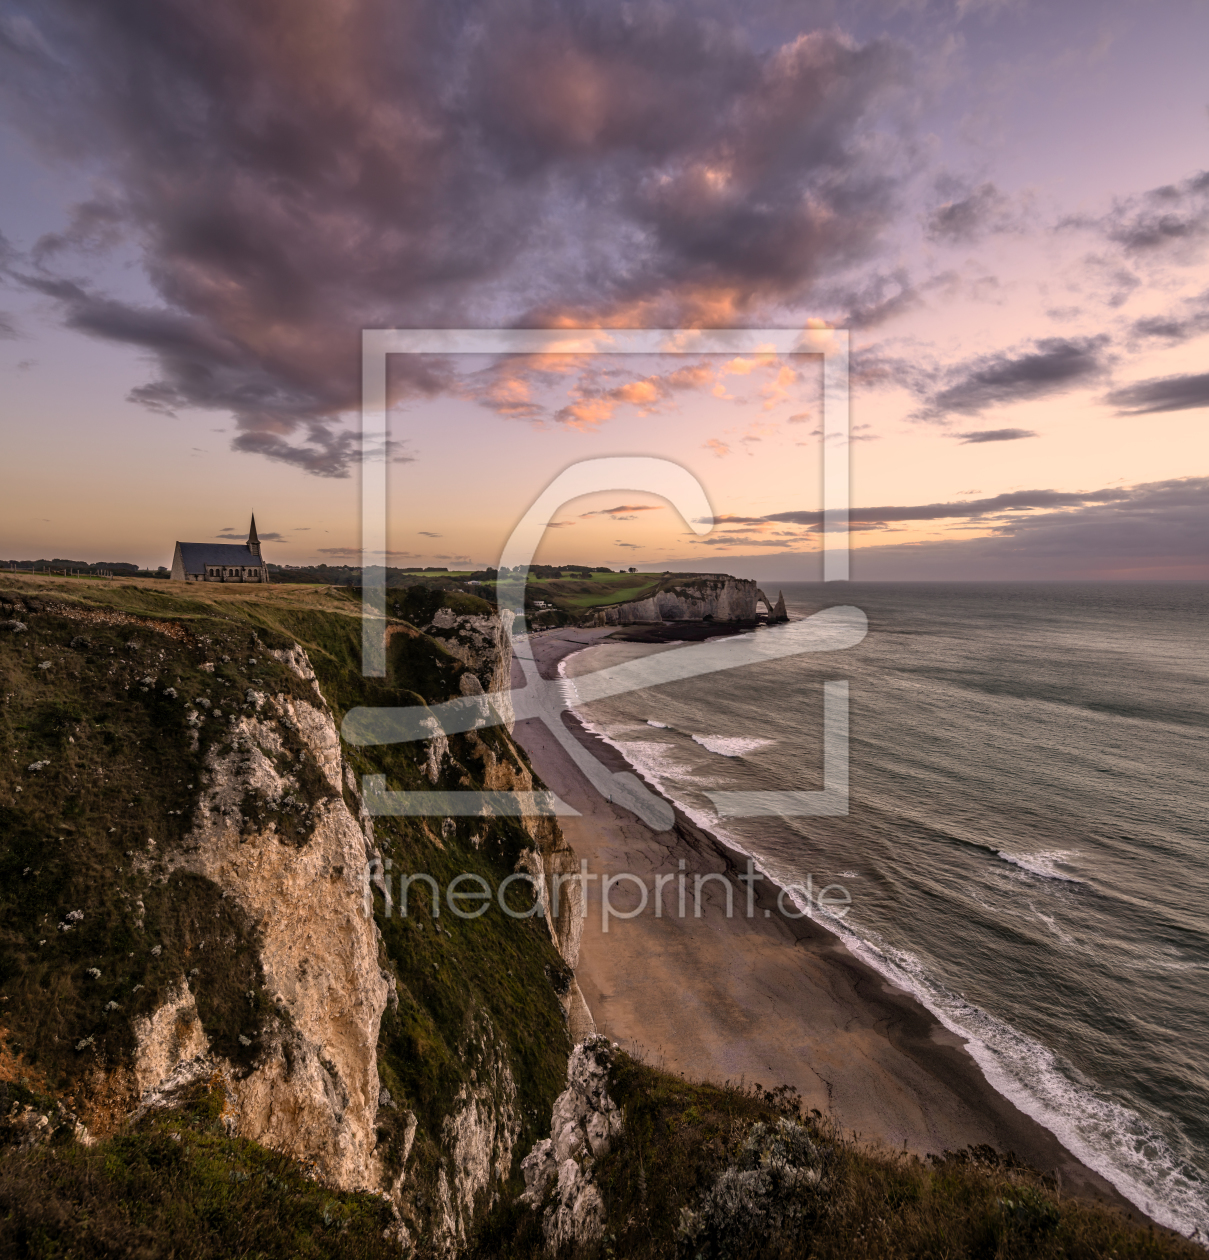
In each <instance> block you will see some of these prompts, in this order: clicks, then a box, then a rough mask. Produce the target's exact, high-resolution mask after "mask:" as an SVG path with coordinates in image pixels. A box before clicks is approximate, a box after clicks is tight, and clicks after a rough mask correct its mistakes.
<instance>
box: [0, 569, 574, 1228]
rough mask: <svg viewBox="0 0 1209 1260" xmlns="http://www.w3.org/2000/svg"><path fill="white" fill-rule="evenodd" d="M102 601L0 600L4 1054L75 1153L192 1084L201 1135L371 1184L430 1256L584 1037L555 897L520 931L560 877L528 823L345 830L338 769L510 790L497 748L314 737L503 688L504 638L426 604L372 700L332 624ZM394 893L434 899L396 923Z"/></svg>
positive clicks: (368, 825)
mask: <svg viewBox="0 0 1209 1260" xmlns="http://www.w3.org/2000/svg"><path fill="white" fill-rule="evenodd" d="M103 590H104V592H105V599H106V600H107V601H108V602H107V603H101V604H98V603H95V602H93V603H90V602H89V600H88V599H84V598H79V597H76V598H72V597H70V596H65V595H64V594H63V593H62V591H58V592H56V593H52V594H40V595H39V597H38V598H37V599H28V600H27V599H24V598H23V597H22V596H20V595H17V594H14V595H11V596H9V597H8V598H7V599H5V601H4V603H6V604H7V605H8V607H7V608H5V609H3V610H0V611H4V612H6V613H7V614H8V617H7V618H6V619H7V620H11V621H13V622H17V623H19V624H20V626H21V627H22V628H21V629H16V628H12V629H6V630H2V631H0V674H2V675H3V682H4V686H3V692H4V695H5V699H6V704H4V705H3V706H0V737H2V738H3V741H4V747H3V748H2V749H0V751H2V752H3V753H4V756H3V757H2V758H0V822H2V823H3V824H4V839H3V842H2V843H0V876H2V878H0V901H2V902H3V905H0V910H2V911H3V915H0V923H3V927H2V928H0V980H4V978H5V977H8V979H7V980H4V983H3V990H4V998H5V1006H4V1008H3V1010H2V1011H0V1016H2V1018H3V1020H4V1025H5V1030H6V1036H7V1038H8V1044H9V1046H10V1047H13V1053H14V1054H15V1055H17V1056H18V1057H19V1056H20V1055H22V1054H28V1055H30V1056H36V1057H37V1060H38V1062H39V1063H40V1065H41V1066H42V1067H43V1068H44V1069H46V1070H47V1071H48V1072H49V1073H50V1075H49V1076H48V1078H47V1079H48V1081H51V1082H53V1081H56V1080H57V1081H59V1082H60V1085H59V1086H58V1087H59V1088H60V1089H61V1090H62V1095H61V1096H62V1097H63V1098H64V1099H68V1098H70V1099H71V1101H72V1103H73V1105H74V1107H75V1110H77V1111H78V1112H79V1114H80V1116H81V1118H82V1119H83V1120H84V1121H85V1122H86V1123H87V1124H88V1125H89V1126H90V1127H91V1129H92V1130H93V1131H94V1132H96V1133H99V1134H104V1133H106V1132H111V1131H113V1130H114V1129H116V1128H119V1127H121V1126H122V1125H124V1124H126V1123H127V1122H128V1119H129V1117H131V1116H132V1115H139V1114H145V1113H146V1112H147V1111H148V1109H151V1110H155V1109H162V1108H171V1107H174V1106H177V1105H180V1104H181V1101H182V1100H183V1099H185V1098H186V1097H187V1096H188V1094H189V1090H190V1089H191V1088H194V1087H195V1086H196V1084H197V1083H198V1082H199V1081H202V1080H205V1081H208V1082H210V1083H211V1084H213V1083H214V1082H218V1083H219V1086H216V1087H220V1088H221V1094H222V1098H223V1106H222V1123H223V1126H224V1127H225V1129H226V1131H227V1132H229V1133H231V1134H235V1135H239V1136H242V1137H245V1138H250V1139H253V1140H256V1141H258V1142H261V1143H263V1144H265V1145H268V1146H271V1147H274V1148H277V1149H280V1150H283V1151H285V1152H286V1153H288V1154H290V1155H292V1156H294V1157H295V1158H297V1159H299V1160H300V1161H302V1162H303V1163H304V1165H305V1166H306V1167H307V1168H308V1169H310V1170H311V1172H312V1174H313V1175H314V1176H316V1177H318V1178H320V1179H321V1180H323V1181H324V1182H326V1183H328V1184H331V1185H333V1186H337V1187H344V1188H358V1187H363V1188H368V1189H372V1190H375V1191H376V1192H381V1193H385V1194H386V1195H387V1196H388V1197H389V1199H390V1201H391V1203H392V1205H393V1209H394V1211H395V1213H396V1218H395V1219H396V1236H397V1237H398V1239H399V1240H400V1241H401V1242H407V1241H408V1240H411V1241H413V1242H414V1241H419V1240H421V1239H423V1240H427V1243H428V1244H429V1245H432V1246H436V1247H438V1248H444V1249H450V1248H456V1246H457V1245H458V1244H459V1242H460V1241H464V1240H466V1239H467V1238H468V1237H469V1236H470V1234H471V1232H472V1230H473V1229H474V1227H475V1223H476V1221H477V1220H478V1219H479V1216H480V1215H481V1213H482V1212H483V1211H484V1210H485V1209H486V1208H488V1207H489V1206H490V1205H491V1204H492V1203H493V1202H494V1201H495V1200H496V1199H497V1198H498V1196H499V1194H500V1192H501V1187H502V1185H503V1183H504V1182H505V1181H507V1180H508V1179H509V1177H511V1175H512V1174H513V1171H514V1168H515V1166H516V1163H517V1161H518V1159H519V1158H520V1156H521V1155H522V1154H524V1152H525V1151H527V1150H528V1149H529V1148H530V1147H531V1146H532V1145H533V1143H534V1142H535V1141H536V1140H537V1139H538V1137H539V1136H540V1134H541V1131H542V1130H543V1128H544V1123H543V1117H548V1116H549V1114H550V1106H551V1104H552V1101H553V1099H554V1097H555V1096H556V1095H557V1094H558V1092H559V1089H560V1088H561V1087H562V1081H563V1077H564V1073H565V1064H566V1056H567V1054H568V1052H569V1050H570V1047H571V1044H572V1035H575V1036H576V1037H578V1036H580V1035H583V1034H584V1033H586V1032H590V1031H591V1030H592V1025H591V1016H590V1014H589V1013H588V1012H587V1008H586V1006H585V1005H584V1003H583V999H582V996H581V995H580V994H579V990H578V986H577V985H576V983H575V979H574V974H573V972H572V970H571V967H572V966H573V964H574V962H575V960H576V955H577V951H578V932H579V930H580V929H581V927H582V920H581V919H580V917H579V915H578V913H577V911H578V906H577V905H576V904H575V901H574V894H572V895H571V896H568V895H567V892H568V890H567V889H564V893H563V896H562V898H561V903H562V904H561V906H560V913H559V916H558V919H557V921H554V922H552V921H551V920H550V919H549V918H547V917H545V915H544V914H543V913H540V909H541V908H543V907H548V905H549V884H548V881H549V879H550V877H551V876H552V875H553V874H554V873H555V872H559V871H569V870H573V869H575V867H576V863H575V860H574V855H573V854H572V853H571V851H570V850H569V849H568V848H567V846H566V845H565V843H564V841H563V839H562V836H561V833H560V831H559V829H558V825H557V821H556V820H555V819H552V818H525V819H495V818H441V817H424V818H377V819H372V818H370V817H369V816H368V814H367V813H366V812H365V809H364V806H363V803H362V801H361V798H360V795H359V792H358V786H357V785H358V784H359V782H360V777H361V775H363V774H382V775H385V776H386V778H387V780H388V783H389V785H390V787H391V788H392V789H397V790H417V789H426V788H433V787H435V788H439V789H443V790H457V789H460V788H466V787H471V788H481V789H517V790H522V791H525V790H531V789H532V788H533V787H534V780H533V776H532V772H531V770H530V769H529V766H528V764H527V762H526V761H525V758H524V756H523V755H522V754H521V753H520V752H519V751H518V750H517V748H516V747H515V745H514V744H513V743H512V741H511V739H510V737H509V734H508V731H507V729H506V727H494V728H490V729H485V730H482V731H475V732H468V733H466V734H465V735H455V736H450V737H445V736H444V735H438V736H434V737H433V738H432V739H429V740H427V741H423V742H420V743H417V744H413V745H400V746H391V747H387V748H382V749H360V750H355V749H349V748H345V747H343V746H342V745H341V742H340V739H339V734H338V731H339V719H340V717H341V716H342V713H343V711H344V710H346V709H347V708H349V707H352V706H353V705H356V704H365V703H379V704H414V703H417V701H418V700H423V701H425V702H431V703H435V702H438V701H440V700H443V699H446V698H448V697H450V696H452V695H458V694H478V692H479V691H481V690H489V691H497V692H498V691H503V690H505V689H506V688H507V686H508V684H509V681H510V641H509V637H508V626H507V625H506V624H504V623H502V622H501V621H500V620H499V619H498V618H496V617H495V616H494V615H491V614H490V613H488V612H484V611H483V610H482V609H481V608H478V607H471V608H469V609H458V608H452V609H451V608H449V607H438V608H435V609H432V610H431V615H430V616H429V617H427V618H426V619H423V623H424V629H418V628H417V627H416V625H415V623H414V622H413V623H411V624H410V625H399V626H397V627H395V628H394V632H393V634H392V637H391V640H390V644H389V647H388V661H389V668H390V673H391V677H390V678H389V679H388V680H387V682H386V683H384V684H383V683H378V682H375V681H373V680H365V679H363V678H361V676H360V673H359V671H358V669H357V667H356V659H357V658H356V645H357V642H358V640H359V634H360V623H359V621H358V620H357V619H356V618H355V617H352V616H349V615H348V613H347V612H345V611H343V609H342V608H341V607H340V605H338V604H337V605H336V606H335V607H333V606H332V605H331V604H322V605H321V606H319V607H318V608H314V607H305V608H297V609H295V608H293V607H292V606H291V605H290V604H289V600H290V599H291V598H299V597H297V596H291V594H290V593H289V592H265V593H264V594H263V595H258V596H257V598H258V599H261V600H264V601H271V600H272V599H278V600H282V601H284V602H283V605H282V606H281V607H278V606H277V605H274V604H272V603H271V602H264V603H262V604H261V603H256V602H255V601H254V600H249V599H248V598H247V595H246V592H245V593H243V595H244V598H242V599H241V600H240V601H238V602H236V601H235V600H234V597H231V596H228V595H227V593H225V592H222V591H218V592H209V591H208V592H206V593H205V594H206V599H205V600H204V601H203V602H202V603H199V602H198V599H197V598H196V597H195V596H194V595H193V594H192V593H190V594H189V596H188V597H187V598H186V597H181V598H180V599H179V600H177V601H176V606H174V605H171V604H168V603H166V602H165V601H164V599H163V597H162V596H159V592H158V591H155V592H153V594H154V595H155V596H156V597H158V598H152V595H148V596H147V597H146V598H145V600H144V597H143V596H142V595H141V593H140V591H139V590H138V589H137V588H134V587H131V588H118V587H116V586H115V587H113V588H112V589H111V588H108V587H106V588H103ZM304 597H305V598H312V599H313V598H315V597H314V596H304ZM324 598H325V599H336V598H338V597H329V596H326V595H325V596H324ZM228 600H230V602H229V603H228V602H226V601H228ZM480 602H481V601H475V603H476V604H478V603H480ZM148 605H149V606H150V607H154V608H156V609H162V611H159V612H157V614H156V615H155V616H154V617H153V616H150V615H148V612H149V607H148ZM249 617H251V618H254V619H255V621H254V624H250V623H249V621H248V620H247V618H249ZM304 638H305V640H306V645H305V646H303V645H302V640H303V639H304ZM26 767H28V769H26ZM48 837H50V838H49V839H48ZM517 871H520V872H527V873H529V874H530V875H531V876H532V877H533V885H534V887H533V889H532V890H531V891H529V892H528V893H526V892H525V891H524V890H525V888H526V885H525V884H521V885H520V886H519V889H517V888H514V889H513V891H514V892H516V893H517V894H518V897H519V901H518V900H517V898H516V897H514V898H513V901H514V902H516V903H517V906H518V909H519V910H521V911H523V910H524V909H525V899H526V897H528V898H529V901H530V902H532V901H534V900H536V902H537V905H538V907H539V913H537V914H533V915H532V916H531V917H509V916H506V915H504V914H503V913H502V910H501V909H500V908H499V907H497V906H495V905H494V903H493V904H492V906H491V907H490V913H489V914H486V915H484V916H483V917H481V918H477V919H474V920H466V919H461V918H458V917H457V916H456V915H454V914H452V912H451V907H450V903H447V902H446V900H445V898H444V889H445V888H447V887H448V885H449V884H450V882H451V881H452V880H453V879H454V878H456V877H457V876H459V875H464V874H466V873H473V874H475V875H476V876H478V877H480V878H482V879H483V880H484V881H486V883H487V884H488V886H489V887H491V888H492V889H493V890H494V889H495V888H497V887H498V885H499V884H500V883H501V881H502V880H503V879H504V878H506V877H507V876H509V875H511V874H513V873H514V872H517ZM413 873H423V874H425V875H429V876H431V878H432V880H433V882H434V883H436V885H437V886H438V889H439V890H440V894H439V896H438V898H437V899H436V900H432V899H426V898H425V897H423V896H419V895H413V897H412V898H411V904H410V906H409V907H408V913H407V914H406V915H404V914H402V913H400V911H401V909H402V906H401V897H400V891H401V890H400V883H399V876H400V874H408V875H410V874H413ZM570 887H571V888H574V887H575V886H574V885H571V886H570ZM56 925H57V926H56ZM14 978H16V979H14ZM48 986H49V992H51V994H52V995H53V1001H51V1002H49V1003H48V1001H47V999H46V994H47V992H48ZM22 1070H24V1069H22Z"/></svg>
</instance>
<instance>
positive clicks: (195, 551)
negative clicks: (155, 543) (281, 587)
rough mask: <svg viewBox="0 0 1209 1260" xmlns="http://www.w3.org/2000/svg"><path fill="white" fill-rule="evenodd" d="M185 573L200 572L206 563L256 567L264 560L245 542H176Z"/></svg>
mask: <svg viewBox="0 0 1209 1260" xmlns="http://www.w3.org/2000/svg"><path fill="white" fill-rule="evenodd" d="M176 545H177V546H178V547H179V548H180V553H181V561H182V563H183V564H184V566H185V572H186V573H200V572H201V571H202V570H203V569H204V568H205V567H206V565H208V564H229V565H242V566H244V567H245V568H256V567H259V566H260V565H262V564H263V563H264V561H263V560H262V559H261V558H260V557H259V556H258V555H255V554H253V552H252V551H251V550H250V549H249V548H248V544H247V543H191V542H178V543H177V544H176Z"/></svg>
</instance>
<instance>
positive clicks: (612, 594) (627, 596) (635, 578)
mask: <svg viewBox="0 0 1209 1260" xmlns="http://www.w3.org/2000/svg"><path fill="white" fill-rule="evenodd" d="M661 582H662V577H661V576H660V575H658V574H654V575H653V574H650V573H597V574H593V576H592V577H590V578H553V579H546V580H535V579H530V581H529V583H528V585H527V587H526V591H525V595H526V603H527V604H529V605H531V604H532V601H533V600H535V599H544V600H546V601H547V602H548V603H551V604H553V605H554V607H555V608H557V609H559V610H560V611H561V612H567V613H583V612H587V611H588V610H589V609H592V608H603V607H605V606H606V605H608V604H624V603H628V602H629V601H630V600H634V599H647V598H648V597H649V596H651V595H653V594H654V593H655V592H656V591H657V590H658V589H659V586H660V583H661Z"/></svg>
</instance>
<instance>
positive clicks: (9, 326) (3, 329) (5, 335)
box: [0, 311, 21, 341]
mask: <svg viewBox="0 0 1209 1260" xmlns="http://www.w3.org/2000/svg"><path fill="white" fill-rule="evenodd" d="M20 335H21V334H20V333H18V331H17V321H16V320H15V319H14V318H13V317H12V316H11V315H10V314H9V313H8V312H7V311H0V340H4V341H15V340H16V339H17V338H18V337H19V336H20Z"/></svg>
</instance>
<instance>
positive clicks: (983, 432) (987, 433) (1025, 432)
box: [949, 429, 1037, 446]
mask: <svg viewBox="0 0 1209 1260" xmlns="http://www.w3.org/2000/svg"><path fill="white" fill-rule="evenodd" d="M949 436H950V437H955V438H960V439H961V444H962V446H966V445H967V444H968V443H970V442H1018V441H1019V440H1020V439H1021V438H1031V437H1036V436H1037V435H1036V434H1035V433H1034V432H1033V431H1032V429H972V430H971V431H970V432H968V433H952V434H950V435H949Z"/></svg>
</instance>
